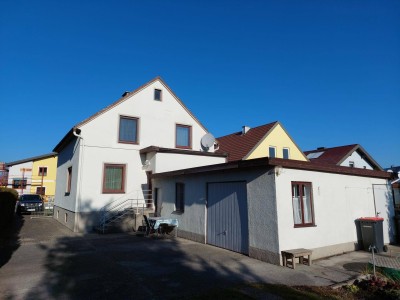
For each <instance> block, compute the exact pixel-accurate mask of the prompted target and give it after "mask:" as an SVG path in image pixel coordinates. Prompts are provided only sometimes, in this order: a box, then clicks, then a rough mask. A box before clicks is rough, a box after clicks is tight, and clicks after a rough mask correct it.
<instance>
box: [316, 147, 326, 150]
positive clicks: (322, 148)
mask: <svg viewBox="0 0 400 300" xmlns="http://www.w3.org/2000/svg"><path fill="white" fill-rule="evenodd" d="M325 149H326V148H325V147H318V148H317V150H325Z"/></svg>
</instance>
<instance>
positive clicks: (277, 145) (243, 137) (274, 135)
mask: <svg viewBox="0 0 400 300" xmlns="http://www.w3.org/2000/svg"><path fill="white" fill-rule="evenodd" d="M217 141H218V146H219V149H218V151H219V152H222V153H228V161H235V160H246V159H254V158H260V157H271V158H274V157H276V158H284V159H293V160H301V161H308V159H307V157H306V156H305V155H304V153H303V152H302V151H301V150H300V148H299V147H298V146H297V145H296V143H295V142H294V141H293V139H292V138H291V137H290V136H289V134H288V133H287V132H286V130H285V129H284V128H283V126H282V124H281V123H279V122H273V123H269V124H265V125H262V126H258V127H254V128H250V127H248V126H243V127H242V131H239V132H235V133H232V134H229V135H226V136H223V137H219V138H217Z"/></svg>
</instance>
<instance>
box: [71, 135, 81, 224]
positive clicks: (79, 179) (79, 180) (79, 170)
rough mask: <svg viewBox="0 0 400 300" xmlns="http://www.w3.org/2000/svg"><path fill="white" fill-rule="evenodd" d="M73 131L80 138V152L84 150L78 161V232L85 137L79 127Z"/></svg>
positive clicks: (76, 218) (76, 220)
mask: <svg viewBox="0 0 400 300" xmlns="http://www.w3.org/2000/svg"><path fill="white" fill-rule="evenodd" d="M72 133H73V135H74V136H76V137H77V138H78V140H79V143H80V148H81V149H80V150H81V151H80V152H82V153H79V161H78V178H77V182H78V185H77V192H76V196H77V201H78V213H77V214H76V217H75V225H74V232H78V231H79V228H77V227H78V224H79V222H80V212H81V186H82V180H81V178H82V171H81V170H82V167H81V166H82V161H83V148H84V147H83V146H84V145H83V137H82V135H81V130H80V129H79V128H74V129H73V130H72Z"/></svg>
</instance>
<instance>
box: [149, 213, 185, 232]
mask: <svg viewBox="0 0 400 300" xmlns="http://www.w3.org/2000/svg"><path fill="white" fill-rule="evenodd" d="M148 220H149V223H150V226H151V228H152V229H154V231H155V232H158V229H160V225H161V224H165V225H167V226H170V227H178V224H179V222H178V219H172V218H164V217H149V218H148ZM175 235H176V233H175Z"/></svg>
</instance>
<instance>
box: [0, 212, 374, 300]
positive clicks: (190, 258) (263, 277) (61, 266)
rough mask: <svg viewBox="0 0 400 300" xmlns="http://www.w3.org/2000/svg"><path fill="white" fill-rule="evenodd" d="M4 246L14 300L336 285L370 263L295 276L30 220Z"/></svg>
mask: <svg viewBox="0 0 400 300" xmlns="http://www.w3.org/2000/svg"><path fill="white" fill-rule="evenodd" d="M0 242H1V244H0V251H1V252H0V295H4V296H6V298H9V299H30V298H34V299H55V298H57V299H59V298H61V299H88V298H93V299H98V298H99V299H109V298H118V299H176V298H182V297H190V296H191V295H197V294H201V293H206V292H207V290H211V289H215V288H224V287H232V286H234V285H240V284H242V283H249V282H259V283H272V284H283V285H291V286H293V285H321V286H326V285H336V284H338V283H342V282H346V281H349V280H350V279H352V278H355V277H356V276H358V275H359V274H360V272H362V271H363V270H365V269H366V264H367V262H368V260H369V259H370V254H369V253H367V252H362V251H359V252H352V253H347V254H344V255H340V256H335V257H331V258H329V259H324V260H316V261H313V264H312V265H311V266H303V265H297V266H296V269H295V270H292V269H289V268H284V267H280V266H275V265H271V264H267V263H264V262H261V261H258V260H255V259H252V258H249V257H247V256H244V255H241V254H238V253H234V252H231V251H227V250H224V249H220V248H216V247H212V246H209V245H204V244H199V243H195V242H192V241H189V240H184V239H180V238H174V239H165V238H153V237H150V238H147V237H137V236H135V235H133V234H109V235H98V234H89V235H82V234H77V233H73V232H71V231H69V230H68V229H67V228H65V227H64V226H62V225H60V224H59V223H58V222H56V221H55V220H53V219H51V218H32V219H31V218H30V216H23V217H22V218H21V219H18V220H17V222H16V225H15V228H14V231H12V232H10V233H9V234H8V235H7V236H6V237H3V239H2V240H0Z"/></svg>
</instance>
